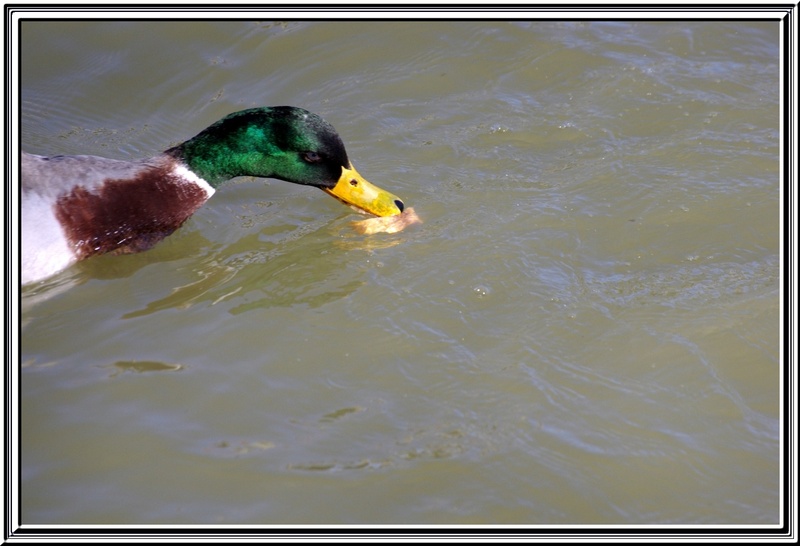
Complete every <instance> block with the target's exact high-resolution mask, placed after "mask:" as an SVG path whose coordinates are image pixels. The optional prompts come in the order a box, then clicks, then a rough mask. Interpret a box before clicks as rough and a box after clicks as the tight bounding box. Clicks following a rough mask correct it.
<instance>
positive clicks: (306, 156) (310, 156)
mask: <svg viewBox="0 0 800 546" xmlns="http://www.w3.org/2000/svg"><path fill="white" fill-rule="evenodd" d="M303 161H306V162H307V163H318V162H320V161H322V156H321V155H319V154H318V153H317V152H303Z"/></svg>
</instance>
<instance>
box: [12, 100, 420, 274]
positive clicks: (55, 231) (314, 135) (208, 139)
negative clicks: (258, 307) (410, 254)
mask: <svg viewBox="0 0 800 546" xmlns="http://www.w3.org/2000/svg"><path fill="white" fill-rule="evenodd" d="M21 167H22V168H21V170H22V192H21V194H22V283H23V284H27V283H31V282H35V281H38V280H42V279H44V278H46V277H49V276H51V275H53V274H55V273H57V272H59V271H61V270H62V269H65V268H66V267H68V266H70V265H72V264H73V263H75V262H76V261H78V260H83V259H86V258H89V257H91V256H94V255H97V254H105V253H108V252H112V253H117V254H127V253H134V252H140V251H143V250H146V249H148V248H151V247H152V246H153V245H155V244H156V243H157V242H159V241H160V240H162V239H163V238H165V237H167V236H168V235H169V234H171V233H172V232H174V231H175V230H176V229H178V228H179V227H180V226H181V224H183V223H184V222H185V221H186V219H187V218H189V216H191V215H192V214H193V213H194V212H195V211H196V210H197V209H198V208H199V207H200V206H201V205H202V204H203V203H205V202H206V200H207V199H208V198H209V197H211V195H213V194H214V192H215V191H216V189H217V188H218V187H219V186H220V185H221V184H222V183H224V182H225V181H227V180H230V179H231V178H234V177H237V176H257V177H263V178H277V179H280V180H285V181H287V182H293V183H295V184H304V185H308V186H316V187H318V188H321V189H322V190H324V191H326V192H327V193H329V194H330V195H332V196H334V197H336V198H337V199H339V200H341V201H342V202H344V203H345V204H347V205H351V206H352V207H354V208H356V209H358V210H360V211H365V212H367V213H371V214H374V215H376V216H392V215H396V214H400V213H401V212H403V209H404V205H403V202H402V201H401V200H400V199H399V198H398V197H396V196H394V195H392V194H391V193H389V192H387V191H384V190H382V189H380V188H377V187H376V186H373V185H372V184H370V183H369V182H367V181H366V180H365V179H364V178H363V177H362V176H361V175H360V174H358V172H357V171H356V170H355V169H354V168H353V166H352V164H351V163H350V160H349V159H348V158H347V152H345V149H344V144H343V143H342V139H341V138H340V137H339V134H338V133H337V132H336V130H335V129H334V128H333V127H332V126H331V125H330V124H329V123H328V122H326V121H325V120H323V119H322V118H321V117H320V116H318V115H316V114H313V113H311V112H309V111H307V110H303V109H302V108H296V107H292V106H277V107H264V108H251V109H248V110H242V111H239V112H235V113H233V114H230V115H228V116H226V117H225V118H223V119H221V120H219V121H218V122H216V123H214V124H213V125H211V126H210V127H208V128H207V129H205V130H204V131H202V132H201V133H200V134H198V135H197V136H195V137H194V138H192V139H190V140H187V141H186V142H184V143H183V144H179V145H178V146H175V147H174V148H170V149H168V150H166V151H165V152H163V153H161V154H159V155H157V156H155V157H152V158H149V159H144V160H139V161H119V160H114V159H106V158H102V157H95V156H88V155H79V156H63V155H59V156H51V157H43V156H38V155H32V154H28V153H24V152H23V153H22V162H21Z"/></svg>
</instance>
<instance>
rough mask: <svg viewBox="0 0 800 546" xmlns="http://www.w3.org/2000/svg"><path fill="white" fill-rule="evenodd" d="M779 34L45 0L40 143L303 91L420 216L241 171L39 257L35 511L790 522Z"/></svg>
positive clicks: (31, 335) (33, 382) (177, 126)
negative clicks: (194, 15) (121, 11)
mask: <svg viewBox="0 0 800 546" xmlns="http://www.w3.org/2000/svg"><path fill="white" fill-rule="evenodd" d="M778 37H779V35H778V23H774V24H767V23H748V22H742V23H737V24H734V23H702V22H698V23H687V22H675V23H669V22H664V23H658V22H652V23H644V22H642V23H637V22H625V23H590V22H536V23H527V22H492V23H483V22H460V23H456V22H449V23H448V22H442V23H437V22H408V23H402V22H361V23H331V22H289V23H272V22H206V23H202V22H194V23H193V22H135V23H111V22H105V23H103V22H89V23H77V22H76V23H63V22H60V23H59V22H52V23H46V22H29V23H24V24H23V26H22V43H21V46H22V57H21V74H22V88H21V102H22V118H21V122H22V143H23V147H24V148H25V149H26V150H27V151H29V152H34V153H45V154H55V153H88V154H97V155H104V156H108V157H115V158H134V157H144V156H148V155H151V154H154V153H156V152H158V151H160V150H162V149H165V148H167V147H169V146H171V145H174V144H175V143H177V142H180V141H181V140H183V139H186V138H188V137H191V136H193V135H194V134H196V133H197V132H199V131H200V130H201V129H203V128H205V127H206V126H207V125H209V124H210V123H212V122H214V121H216V120H217V119H218V118H220V117H222V116H224V115H225V114H227V113H229V112H232V111H235V110H238V109H241V108H245V107H251V106H260V105H278V104H293V105H297V106H302V107H305V108H308V109H310V110H313V111H316V112H318V113H320V114H322V115H323V116H324V117H325V118H327V119H328V120H329V121H330V122H331V123H333V125H334V126H335V127H337V129H338V130H339V132H340V133H341V134H342V137H343V139H344V141H345V143H346V145H347V148H348V152H349V155H350V157H351V159H352V160H353V163H354V165H356V167H357V168H358V169H359V171H360V172H361V173H362V174H363V175H364V176H365V177H366V178H368V179H369V180H371V181H372V182H374V183H376V184H378V185H380V186H383V187H386V188H387V189H389V190H391V191H393V192H394V193H396V194H398V195H400V196H401V197H402V198H403V199H404V200H405V201H406V203H407V204H409V205H411V206H414V207H415V208H416V210H417V212H418V213H419V214H420V216H421V217H422V218H423V219H424V221H425V223H424V224H423V225H421V226H415V227H413V228H410V229H408V230H406V231H404V232H402V233H399V234H394V235H386V234H379V235H372V236H360V235H356V234H355V233H354V232H353V231H352V229H351V227H350V221H352V220H354V219H357V218H356V217H355V216H354V215H353V214H352V213H351V212H350V210H349V209H347V208H345V207H343V206H342V205H341V204H339V203H338V202H336V201H335V200H333V199H331V198H329V197H327V196H325V195H324V194H323V193H322V192H320V191H318V190H314V189H311V188H302V187H299V186H293V185H290V184H287V183H283V182H279V181H274V180H256V179H239V180H236V181H234V182H232V183H230V184H228V185H227V186H225V187H224V188H223V189H222V190H221V191H219V192H218V193H217V194H216V195H215V196H214V197H213V199H212V200H211V201H210V202H209V203H208V204H207V205H206V206H205V207H204V208H203V209H201V211H200V212H199V213H198V214H197V215H196V216H195V217H193V218H192V219H191V220H190V221H189V222H188V223H187V224H186V225H185V226H184V227H183V228H182V229H181V230H180V231H179V232H178V233H176V234H175V235H174V236H172V237H171V238H169V239H168V240H167V241H165V242H164V243H162V244H161V245H160V246H158V247H157V248H156V249H154V250H152V251H150V252H147V253H144V254H140V255H135V256H123V257H102V258H98V259H95V260H92V261H90V262H86V263H83V264H80V265H79V266H77V267H74V268H72V269H71V270H69V271H67V272H65V273H64V274H63V275H61V276H59V277H56V278H55V279H53V280H51V281H48V282H46V283H44V284H42V285H38V286H35V287H32V288H30V289H26V290H25V292H24V294H23V296H24V304H25V309H24V315H23V319H24V323H25V326H24V329H23V330H22V333H21V354H20V360H21V362H22V372H21V377H22V384H21V390H20V395H21V410H22V420H21V427H22V435H21V471H22V483H21V487H22V505H21V509H22V515H23V522H24V523H30V524H33V523H61V524H63V523H127V524H136V523H261V524H276V523H286V524H300V523H323V524H345V523H353V524H358V523H386V524H406V523H409V524H410V523H448V524H470V523H486V524H512V523H514V524H582V523H586V524H597V523H621V524H631V523H678V524H723V523H730V524H774V523H777V522H778V517H779V502H780V495H779V486H780V481H779V470H780V467H779V419H780V406H779V402H780V399H779V382H780V369H779V365H780V363H779V265H780V264H779V205H780V201H779V197H780V196H779V162H778V154H779V94H778V93H779V65H778Z"/></svg>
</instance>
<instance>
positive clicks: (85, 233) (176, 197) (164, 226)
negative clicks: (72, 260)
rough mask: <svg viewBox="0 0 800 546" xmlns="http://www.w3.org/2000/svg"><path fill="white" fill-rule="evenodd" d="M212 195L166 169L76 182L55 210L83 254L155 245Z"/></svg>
mask: <svg viewBox="0 0 800 546" xmlns="http://www.w3.org/2000/svg"><path fill="white" fill-rule="evenodd" d="M206 199H208V194H207V193H206V190H204V189H203V188H201V187H200V186H198V185H196V184H193V183H191V182H187V181H185V180H183V179H182V178H180V177H178V176H175V175H173V174H171V173H165V172H164V171H163V170H161V169H148V170H146V171H144V172H143V173H142V174H141V175H140V176H139V177H137V178H135V179H132V180H107V181H105V183H103V185H102V186H100V187H99V188H97V189H94V190H91V191H90V190H87V189H86V188H84V187H82V186H77V187H75V188H74V189H73V190H72V191H70V192H69V193H68V194H66V195H63V196H61V197H60V198H58V200H57V202H56V204H55V214H56V218H57V219H58V221H59V222H60V223H61V225H62V226H63V228H64V233H65V235H66V237H67V240H68V241H69V243H70V245H71V246H72V249H73V252H74V253H75V256H77V258H78V259H84V258H88V257H89V256H93V255H95V254H105V253H107V252H113V253H115V254H132V253H135V252H141V251H143V250H147V249H148V248H151V247H152V246H153V245H155V244H156V243H158V242H159V241H160V240H162V239H163V238H165V237H166V236H168V235H169V234H171V233H172V232H173V231H175V230H176V229H178V228H179V227H180V226H181V224H183V223H184V222H185V221H186V219H187V218H189V216H191V215H192V214H193V213H194V212H195V211H196V210H197V209H198V208H199V207H200V206H201V205H202V204H203V203H205V201H206Z"/></svg>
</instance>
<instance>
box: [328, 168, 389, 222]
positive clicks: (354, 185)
mask: <svg viewBox="0 0 800 546" xmlns="http://www.w3.org/2000/svg"><path fill="white" fill-rule="evenodd" d="M322 190H323V191H324V192H325V193H328V194H330V195H332V196H334V197H335V198H336V199H338V200H339V201H341V202H342V203H344V204H345V205H350V206H351V207H353V208H355V209H356V210H358V211H360V212H367V213H369V214H374V215H375V216H395V215H397V214H400V213H401V212H403V209H404V208H405V205H404V204H403V201H402V200H401V199H400V198H399V197H397V196H396V195H394V194H391V193H389V192H388V191H386V190H382V189H380V188H379V187H377V186H373V185H372V184H370V183H369V182H367V181H366V180H365V179H364V178H363V177H362V176H361V175H360V174H358V171H356V170H355V169H354V168H353V166H352V165H350V168H347V167H342V176H341V178H339V182H337V183H336V186H334V187H333V188H331V189H327V188H322Z"/></svg>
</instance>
